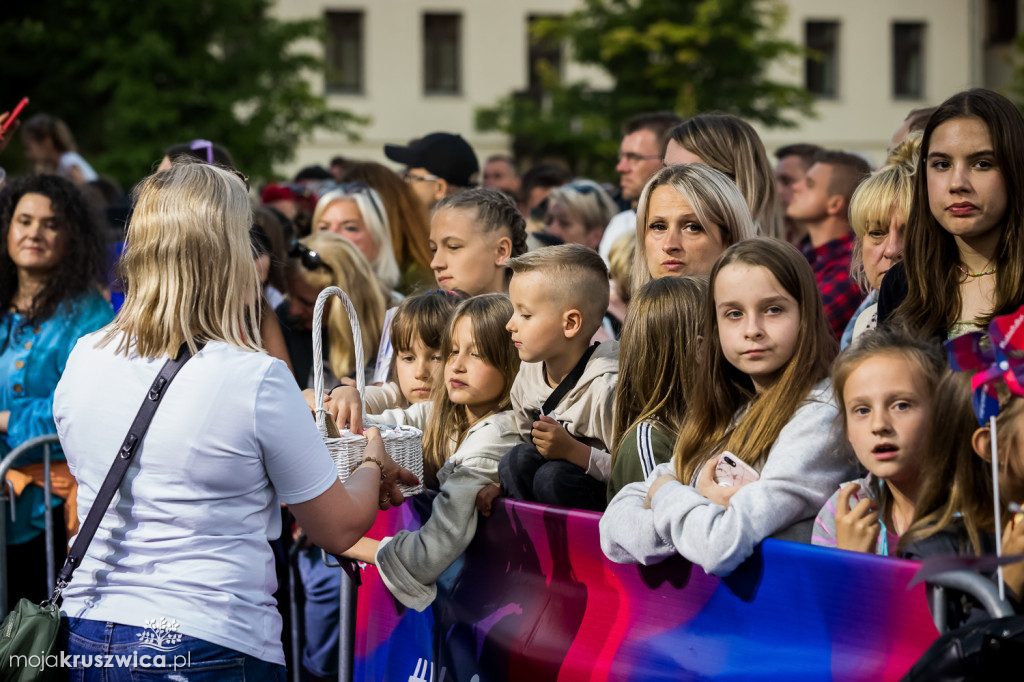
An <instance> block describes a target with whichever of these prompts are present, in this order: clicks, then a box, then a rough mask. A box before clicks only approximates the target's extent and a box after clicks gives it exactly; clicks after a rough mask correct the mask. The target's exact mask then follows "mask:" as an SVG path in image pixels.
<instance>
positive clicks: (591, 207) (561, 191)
mask: <svg viewBox="0 0 1024 682" xmlns="http://www.w3.org/2000/svg"><path fill="white" fill-rule="evenodd" d="M617 212H618V207H617V206H616V205H615V202H614V201H612V199H611V197H609V196H608V194H607V193H606V192H605V191H604V190H603V189H601V186H600V185H598V184H597V183H596V182H594V181H593V180H587V179H585V178H579V179H576V180H573V181H572V182H570V183H569V184H568V185H563V186H561V187H556V188H555V189H553V190H551V194H549V195H548V212H547V216H546V217H545V219H544V224H545V228H544V231H545V232H547V233H548V234H550V235H552V236H554V237H558V238H559V239H561V240H562V241H563V242H564V243H566V244H582V245H583V246H586V247H587V248H590V249H593V250H595V251H597V247H598V246H600V244H601V237H603V236H604V228H605V227H606V226H607V225H608V221H609V220H611V219H612V216H614V215H615V214H616V213H617Z"/></svg>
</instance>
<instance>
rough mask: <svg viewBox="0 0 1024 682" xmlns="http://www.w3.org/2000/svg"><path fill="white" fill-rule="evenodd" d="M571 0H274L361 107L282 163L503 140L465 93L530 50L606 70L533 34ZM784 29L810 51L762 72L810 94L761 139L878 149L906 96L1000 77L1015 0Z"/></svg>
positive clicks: (827, 1) (599, 76)
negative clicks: (320, 27)
mask: <svg viewBox="0 0 1024 682" xmlns="http://www.w3.org/2000/svg"><path fill="white" fill-rule="evenodd" d="M578 5H579V2H578V0H279V2H278V3H277V5H275V8H274V11H275V13H276V15H277V16H278V17H280V18H283V19H299V18H312V17H319V18H322V19H323V20H324V22H325V24H326V30H327V40H326V44H325V45H320V44H316V43H310V44H308V45H305V46H304V47H303V49H309V50H314V51H319V52H321V53H323V54H324V55H325V61H326V63H327V71H326V74H325V76H324V77H323V78H321V77H317V78H316V80H315V82H314V86H315V87H316V88H317V89H319V90H321V91H322V92H324V93H325V94H326V95H327V96H328V99H329V101H330V103H331V104H332V105H333V106H336V107H339V108H344V109H348V110H350V111H353V112H355V113H358V114H361V115H365V116H368V117H370V118H371V119H372V122H371V123H370V124H369V125H368V126H367V127H365V128H364V129H363V130H362V136H363V139H362V140H361V141H359V142H356V143H349V142H348V141H347V140H345V139H344V138H342V137H340V136H337V135H332V134H331V133H329V132H323V131H322V132H319V133H318V134H317V135H316V136H315V137H314V138H313V139H311V140H307V141H305V142H304V143H303V144H302V145H301V146H300V147H299V149H298V150H297V154H296V158H295V159H294V160H293V161H292V163H290V164H287V165H286V166H283V167H282V168H281V169H280V170H281V172H282V173H284V174H290V173H292V172H294V171H295V170H296V169H297V168H300V167H302V166H306V165H309V164H313V163H317V164H321V165H327V163H328V161H329V160H330V158H331V157H333V156H339V155H340V156H345V157H351V158H356V159H371V160H377V161H384V160H385V158H384V154H383V147H384V145H385V144H387V143H399V144H404V143H406V142H407V141H409V140H410V139H413V138H416V137H419V136H421V135H423V134H426V133H429V132H434V131H448V132H457V133H460V134H462V135H463V136H464V137H465V138H466V139H467V140H469V141H470V143H471V144H472V145H473V147H474V148H475V149H476V151H477V154H478V155H479V156H480V158H481V161H482V160H483V159H484V158H486V157H487V156H488V155H490V154H494V153H504V152H507V151H508V149H509V146H510V141H509V140H508V139H507V138H506V137H505V136H504V135H501V134H496V133H479V132H477V131H476V130H475V127H474V112H475V110H476V108H477V107H480V106H489V105H492V104H494V103H495V102H496V101H497V100H498V99H499V98H501V97H503V96H505V95H508V94H510V93H512V92H518V91H522V90H524V89H526V88H528V87H529V85H530V82H531V78H532V77H534V76H533V74H532V72H533V70H534V69H533V66H534V63H535V62H536V61H537V60H539V59H545V60H548V61H554V62H555V63H557V64H558V66H559V69H560V72H561V74H562V77H563V78H564V79H565V80H567V81H575V80H579V79H587V80H589V81H590V83H591V84H592V86H594V87H602V85H605V84H607V83H608V82H609V80H608V77H607V74H605V73H603V72H602V71H601V70H599V69H593V68H589V67H582V66H580V65H577V64H573V63H568V62H566V61H565V55H564V50H560V49H559V48H557V47H552V46H547V47H543V46H538V45H535V44H531V41H530V39H529V26H530V23H531V21H533V20H535V19H536V18H537V17H543V16H551V15H560V14H565V13H567V12H570V11H572V10H573V9H575V8H576V7H577V6H578ZM786 5H787V7H788V14H787V19H786V22H785V24H784V26H783V27H782V29H781V35H782V36H783V37H784V38H787V39H789V40H792V41H794V42H796V43H798V44H802V45H806V46H808V47H810V48H812V49H813V50H814V51H815V54H816V55H817V58H815V59H810V60H804V59H792V60H789V61H785V62H780V63H777V64H774V65H772V67H771V75H772V76H773V77H775V78H778V79H785V80H789V81H791V82H796V83H803V84H805V85H806V86H807V87H808V89H810V90H811V91H812V92H813V93H814V94H815V96H816V107H815V108H816V112H817V116H816V117H814V118H801V119H800V120H799V125H798V126H797V127H795V128H778V129H763V128H762V129H759V132H760V133H761V134H762V136H763V138H764V141H765V144H766V146H767V147H768V149H769V151H771V150H773V149H775V148H778V147H780V146H782V145H784V144H789V143H792V142H814V143H817V144H820V145H822V146H825V147H828V148H836V149H846V150H849V151H854V152H858V153H861V154H863V155H864V156H865V157H866V158H868V159H869V161H872V162H875V163H877V162H879V161H881V160H882V158H883V157H884V153H885V149H886V147H887V145H888V142H889V139H890V138H891V136H892V133H893V132H894V131H895V130H896V128H898V127H899V126H900V124H901V122H902V120H903V118H904V116H905V115H906V114H907V112H909V111H910V110H911V109H915V108H918V107H923V106H928V105H934V104H938V103H939V102H941V101H942V100H943V99H945V98H946V97H948V96H949V95H950V94H952V93H955V92H957V91H959V90H962V89H964V88H967V87H972V86H977V85H985V86H988V87H995V88H997V89H998V88H1001V87H1004V86H1005V85H1006V84H1007V83H1008V81H1009V78H1010V76H1011V72H1012V64H1011V59H1012V54H1013V50H1012V41H1013V39H1014V38H1015V37H1016V34H1017V21H1018V17H1019V15H1020V8H1019V7H1018V5H1019V2H1018V0H860V1H859V2H856V3H851V2H847V1H846V0H787V1H786Z"/></svg>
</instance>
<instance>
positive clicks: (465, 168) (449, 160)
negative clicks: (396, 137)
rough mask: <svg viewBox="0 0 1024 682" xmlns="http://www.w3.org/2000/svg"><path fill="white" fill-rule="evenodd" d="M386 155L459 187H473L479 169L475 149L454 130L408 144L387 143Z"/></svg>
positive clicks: (432, 134) (385, 146)
mask: <svg viewBox="0 0 1024 682" xmlns="http://www.w3.org/2000/svg"><path fill="white" fill-rule="evenodd" d="M384 155H385V156H387V157H388V158H389V159H391V160H392V161H394V162H396V163H404V164H405V165H406V166H408V167H409V168H425V169H427V171H428V172H429V173H431V174H433V175H436V176H437V177H439V178H443V179H444V180H445V181H446V182H448V184H451V185H455V186H456V187H472V186H474V185H475V184H476V178H475V177H474V176H475V175H477V174H478V173H479V172H480V163H479V162H478V161H477V160H476V153H475V152H474V151H473V148H472V147H470V146H469V143H468V142H466V141H465V140H464V139H462V136H461V135H453V134H452V133H431V134H429V135H426V136H424V137H421V138H420V139H418V140H416V141H415V142H413V143H412V144H410V145H409V146H408V147H400V146H399V145H397V144H386V145H384Z"/></svg>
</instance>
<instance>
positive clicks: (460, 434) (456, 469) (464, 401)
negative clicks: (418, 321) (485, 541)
mask: <svg viewBox="0 0 1024 682" xmlns="http://www.w3.org/2000/svg"><path fill="white" fill-rule="evenodd" d="M511 314H512V306H511V304H510V303H509V300H508V297H507V296H505V295H504V294H484V295H481V296H476V297H474V298H471V299H469V300H466V301H464V302H463V303H461V304H460V305H459V307H458V308H456V310H455V313H454V315H453V316H452V320H451V323H450V324H449V326H448V328H447V330H446V331H445V334H444V337H443V338H442V340H441V357H442V358H444V359H445V365H444V376H443V383H441V384H435V386H434V390H433V393H432V400H431V401H430V402H421V403H416V404H414V405H412V406H411V407H409V408H407V409H404V410H403V409H390V410H385V411H384V412H383V413H382V414H380V415H378V416H375V417H372V418H371V419H372V420H373V421H374V422H376V423H385V424H409V425H412V426H416V427H419V428H421V429H423V430H424V434H423V458H424V479H425V481H426V482H427V484H428V486H431V482H434V485H432V486H431V487H438V488H439V492H438V494H437V496H436V497H435V498H434V501H433V506H432V510H431V514H430V518H429V519H427V521H426V522H425V523H424V524H423V525H422V526H421V527H420V529H419V530H416V531H408V530H402V531H399V532H398V533H396V534H395V535H394V537H387V538H384V539H383V540H381V541H380V542H379V543H378V542H377V541H374V540H369V539H366V538H364V539H362V540H360V541H359V543H358V544H357V546H356V548H354V550H350V551H349V552H348V553H347V555H348V556H351V557H352V558H355V559H360V560H363V561H368V562H369V563H375V564H376V565H377V569H378V571H379V572H380V575H381V578H382V579H383V581H384V584H385V585H386V586H387V588H388V590H390V591H391V593H392V594H393V595H394V596H395V598H396V599H398V601H400V602H402V604H404V605H405V606H407V607H409V608H412V609H416V610H417V611H423V610H424V609H426V608H427V607H428V606H430V604H431V603H432V602H433V601H434V597H435V596H436V594H437V587H436V584H435V583H436V581H437V578H438V577H439V576H440V575H441V574H442V573H443V572H444V571H445V570H447V568H448V567H449V566H451V565H452V564H453V563H455V560H456V559H458V558H459V556H461V555H462V553H463V552H464V551H465V550H466V547H468V546H469V543H470V542H471V541H472V540H473V536H474V535H475V534H476V524H477V510H476V506H475V502H476V496H477V493H479V492H480V490H481V489H483V488H484V487H486V486H488V485H489V484H491V483H493V482H496V481H497V479H498V462H499V461H500V460H501V458H502V456H503V455H504V454H505V453H506V452H507V451H508V449H509V448H510V447H512V446H513V445H515V444H516V443H518V442H519V434H518V431H517V429H516V424H515V419H514V418H513V416H512V412H511V411H510V410H509V407H510V402H509V390H510V389H511V387H512V381H513V379H514V378H515V376H516V372H517V371H518V369H519V357H518V355H517V354H516V352H515V349H514V348H513V347H512V344H510V343H509V340H508V332H507V331H505V323H506V322H507V321H508V318H509V317H510V316H511Z"/></svg>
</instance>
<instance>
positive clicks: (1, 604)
mask: <svg viewBox="0 0 1024 682" xmlns="http://www.w3.org/2000/svg"><path fill="white" fill-rule="evenodd" d="M54 445H60V439H59V438H58V437H57V434H55V433H50V434H47V435H45V436H37V437H36V438H32V439H31V440H28V441H26V442H24V443H22V444H21V445H19V446H18V447H16V448H14V449H13V450H11V451H10V452H8V453H7V455H6V456H4V458H3V460H2V461H0V620H2V619H3V618H4V617H5V616H6V615H7V514H8V510H9V506H8V505H9V504H10V500H11V491H10V487H9V486H8V485H7V482H6V479H7V472H8V471H9V470H10V469H12V468H15V467H17V466H19V465H21V464H25V462H24V461H19V460H22V459H23V458H25V457H27V456H28V455H29V454H31V453H32V452H34V451H36V450H39V449H42V451H43V462H44V467H45V468H44V472H45V474H44V475H45V484H44V485H43V499H44V501H45V504H46V508H47V509H49V508H50V507H51V506H52V504H51V502H52V500H53V491H52V490H51V488H50V461H51V455H52V451H53V446H54ZM43 532H44V534H45V537H46V589H47V591H48V592H50V591H53V586H54V585H55V584H56V582H55V579H56V576H57V570H58V568H59V567H58V566H57V562H58V561H59V562H60V565H61V566H63V565H64V557H63V556H59V557H58V556H54V552H53V515H52V514H47V515H46V520H45V530H44V531H43Z"/></svg>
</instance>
